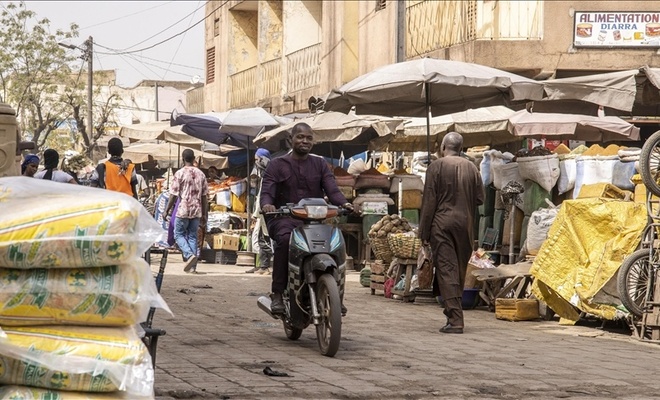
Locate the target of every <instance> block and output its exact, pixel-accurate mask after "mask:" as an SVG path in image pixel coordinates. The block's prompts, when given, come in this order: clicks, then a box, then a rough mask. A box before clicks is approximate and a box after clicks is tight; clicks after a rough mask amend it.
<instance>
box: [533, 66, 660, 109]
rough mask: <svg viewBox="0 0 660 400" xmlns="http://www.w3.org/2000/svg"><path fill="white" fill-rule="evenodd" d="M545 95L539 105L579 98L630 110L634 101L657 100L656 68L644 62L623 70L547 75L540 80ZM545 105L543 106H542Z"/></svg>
mask: <svg viewBox="0 0 660 400" xmlns="http://www.w3.org/2000/svg"><path fill="white" fill-rule="evenodd" d="M543 86H544V90H545V94H546V98H545V99H543V101H541V103H542V104H541V105H542V106H545V105H546V104H544V103H549V104H547V105H552V102H553V101H556V100H560V101H572V100H575V101H583V102H587V103H592V104H595V105H600V106H604V107H609V108H614V109H616V110H621V111H628V112H630V111H632V110H633V106H634V105H635V104H644V105H648V104H659V103H660V96H659V95H658V89H660V68H651V67H648V66H645V67H642V68H639V69H631V70H626V71H616V72H608V73H604V74H595V75H585V76H578V77H571V78H560V79H551V80H548V81H545V82H543ZM544 108H545V107H544Z"/></svg>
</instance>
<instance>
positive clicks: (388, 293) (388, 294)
mask: <svg viewBox="0 0 660 400" xmlns="http://www.w3.org/2000/svg"><path fill="white" fill-rule="evenodd" d="M393 287H394V278H387V279H386V280H385V283H384V284H383V292H384V295H385V298H386V299H391V298H392V288H393Z"/></svg>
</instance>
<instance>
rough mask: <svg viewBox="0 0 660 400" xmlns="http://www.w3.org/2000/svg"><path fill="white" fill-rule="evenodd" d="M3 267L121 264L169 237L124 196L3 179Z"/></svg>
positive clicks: (0, 180) (0, 262) (0, 261)
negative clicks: (163, 238)
mask: <svg viewBox="0 0 660 400" xmlns="http://www.w3.org/2000/svg"><path fill="white" fill-rule="evenodd" d="M0 209H2V213H0V267H5V268H19V269H26V268H63V267H68V268H71V267H103V266H108V265H117V264H121V263H124V262H126V261H128V260H131V259H134V258H135V257H138V256H139V255H140V254H142V253H144V252H145V251H146V250H147V249H149V247H151V245H152V244H153V243H154V242H156V241H157V240H158V239H159V238H160V237H161V235H163V234H164V233H165V231H164V230H163V228H162V227H161V226H160V225H159V224H158V222H156V220H155V219H154V218H153V217H152V216H151V215H149V213H148V212H147V210H146V208H144V206H142V204H140V203H139V202H138V201H137V200H135V199H134V198H132V197H131V196H127V195H126V194H124V193H119V192H113V191H110V190H103V189H98V188H92V187H85V186H78V185H63V184H61V183H58V182H52V181H48V180H43V179H30V178H25V177H11V178H0Z"/></svg>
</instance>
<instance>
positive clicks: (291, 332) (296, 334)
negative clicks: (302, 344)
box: [282, 320, 303, 340]
mask: <svg viewBox="0 0 660 400" xmlns="http://www.w3.org/2000/svg"><path fill="white" fill-rule="evenodd" d="M282 323H283V325H284V333H285V334H286V337H287V338H289V339H290V340H298V339H299V338H300V335H302V331H303V330H302V329H299V328H294V327H293V326H291V324H289V323H288V322H287V321H286V320H284V321H282Z"/></svg>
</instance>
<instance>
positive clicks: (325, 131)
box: [254, 111, 403, 157]
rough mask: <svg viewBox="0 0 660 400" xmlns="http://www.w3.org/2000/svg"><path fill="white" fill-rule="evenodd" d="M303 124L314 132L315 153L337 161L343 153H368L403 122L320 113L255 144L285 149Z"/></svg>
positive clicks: (268, 134) (265, 135)
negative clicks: (373, 142) (373, 143)
mask: <svg viewBox="0 0 660 400" xmlns="http://www.w3.org/2000/svg"><path fill="white" fill-rule="evenodd" d="M300 122H304V123H306V124H308V125H309V126H311V127H312V129H313V130H314V133H315V135H314V138H315V140H316V143H315V144H314V153H316V154H320V155H323V156H329V157H335V156H337V155H339V154H340V153H342V152H343V154H344V156H346V157H350V156H353V155H355V154H358V153H362V152H364V151H366V150H367V149H368V145H369V142H370V141H371V140H373V139H375V138H380V137H387V136H391V135H394V134H395V133H396V129H397V127H398V126H399V125H401V123H402V122H403V119H400V118H390V117H381V116H378V115H355V114H353V113H349V114H344V113H340V112H334V111H319V112H318V113H316V114H314V115H311V116H309V117H306V118H302V119H299V120H296V121H293V122H290V123H289V124H286V125H283V126H281V127H279V128H275V129H272V130H270V131H266V132H263V133H262V134H260V135H259V136H257V138H256V139H255V140H254V144H255V145H257V146H259V147H264V148H266V149H268V150H270V151H279V150H281V149H283V148H286V145H283V142H284V141H285V140H286V139H287V138H288V136H289V132H290V131H291V129H292V128H293V127H294V126H295V125H296V124H298V123H300Z"/></svg>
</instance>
